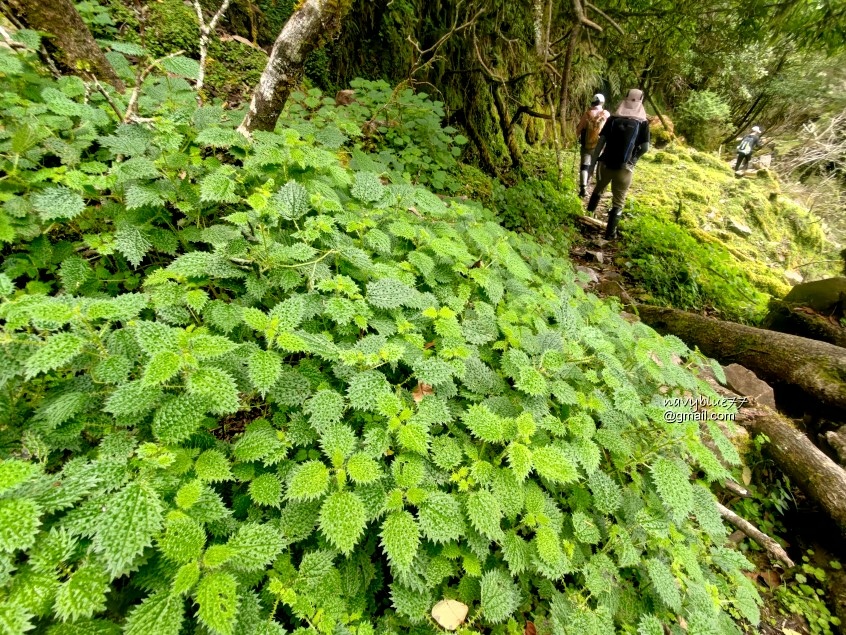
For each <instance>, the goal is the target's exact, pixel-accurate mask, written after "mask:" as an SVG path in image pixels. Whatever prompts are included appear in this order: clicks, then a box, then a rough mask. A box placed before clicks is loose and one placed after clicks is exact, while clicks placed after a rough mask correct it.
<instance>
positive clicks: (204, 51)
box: [193, 0, 231, 104]
mask: <svg viewBox="0 0 846 635" xmlns="http://www.w3.org/2000/svg"><path fill="white" fill-rule="evenodd" d="M230 2H231V0H223V4H221V5H220V8H218V10H217V13H215V14H214V16H213V17H212V19H211V21H210V22H208V23H206V19H205V18H204V17H203V7H202V6H201V5H200V0H193V4H194V10H195V11H196V12H197V20H198V21H199V23H200V72H199V73H197V101H198V102H199V103H200V104H202V103H203V96H202V90H203V84H204V83H205V79H206V60H207V59H208V56H209V38H210V37H211V34H212V33H213V32H214V29H215V27H217V23H218V22H220V19H221V18H222V17H223V14H224V13H226V10H227V9H228V8H229V3H230Z"/></svg>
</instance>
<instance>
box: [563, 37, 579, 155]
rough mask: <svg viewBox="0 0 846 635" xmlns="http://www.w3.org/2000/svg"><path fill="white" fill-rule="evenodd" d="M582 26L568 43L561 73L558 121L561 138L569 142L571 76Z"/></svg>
mask: <svg viewBox="0 0 846 635" xmlns="http://www.w3.org/2000/svg"><path fill="white" fill-rule="evenodd" d="M581 27H582V25H581V24H576V25H575V26H574V27H573V32H572V33H571V34H570V40H569V42H567V52H566V53H565V54H564V68H563V69H562V71H561V99H560V101H559V104H558V121H559V125H560V126H561V138H562V139H563V140H564V142H565V143H566V141H567V129H568V126H567V111H568V110H569V109H570V75H571V72H572V70H573V53H574V52H575V50H576V44H577V43H578V40H579V36H580V35H581V34H582V28H581Z"/></svg>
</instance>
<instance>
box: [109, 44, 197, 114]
mask: <svg viewBox="0 0 846 635" xmlns="http://www.w3.org/2000/svg"><path fill="white" fill-rule="evenodd" d="M184 52H185V51H176V52H175V53H171V54H170V55H165V56H164V57H160V58H159V59H157V60H153V61H152V62H151V63H150V65H149V66H147V68H145V69H143V70H142V71H140V72H139V73H138V74H137V75H136V76H135V86H134V87H133V88H132V94H131V95H130V96H129V102H127V104H126V114H125V115H124V116H123V123H130V122H134V123H140V122H141V121H145V120H144V119H142V118H140V117H138V97H139V96H140V95H141V85H142V84H143V83H144V80H145V79H147V76H148V75H149V74H150V73H152V72H153V69H154V68H156V66H158V65H159V64H161V63H162V62H163V61H165V60H167V59H170V58H171V57H176V56H177V55H182V54H183V53H184ZM147 121H149V120H147Z"/></svg>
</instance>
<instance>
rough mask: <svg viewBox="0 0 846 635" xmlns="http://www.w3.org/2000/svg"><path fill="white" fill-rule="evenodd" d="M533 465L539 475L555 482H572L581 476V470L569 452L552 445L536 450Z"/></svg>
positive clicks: (533, 455)
mask: <svg viewBox="0 0 846 635" xmlns="http://www.w3.org/2000/svg"><path fill="white" fill-rule="evenodd" d="M532 465H533V466H534V468H535V471H536V472H537V473H538V475H539V476H541V477H542V478H545V479H548V480H549V481H551V482H553V483H561V484H565V483H571V482H573V481H575V480H576V479H578V478H579V472H578V470H576V466H575V465H573V462H572V461H571V460H570V458H569V457H568V456H567V454H566V453H565V452H564V451H563V450H562V449H561V448H558V447H555V446H552V445H548V446H546V447H543V448H538V449H537V450H535V451H534V453H533V454H532Z"/></svg>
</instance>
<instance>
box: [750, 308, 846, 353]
mask: <svg viewBox="0 0 846 635" xmlns="http://www.w3.org/2000/svg"><path fill="white" fill-rule="evenodd" d="M763 326H764V327H765V328H767V329H769V330H772V331H778V332H779V333H790V334H791V335H798V336H800V337H807V338H810V339H813V340H819V341H820V342H828V343H829V344H834V345H835V346H840V347H846V329H844V328H843V327H842V326H840V324H839V323H838V322H836V321H834V320H833V319H832V318H828V317H826V316H824V315H820V314H819V313H816V312H814V310H813V309H810V308H807V307H803V306H793V305H790V304H788V303H786V302H781V301H779V300H771V301H770V312H769V313H767V317H766V318H764V323H763Z"/></svg>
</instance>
